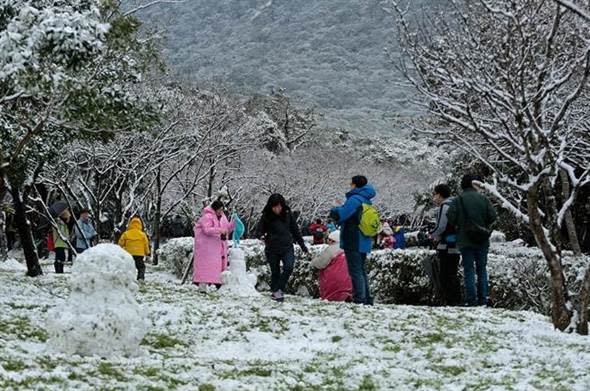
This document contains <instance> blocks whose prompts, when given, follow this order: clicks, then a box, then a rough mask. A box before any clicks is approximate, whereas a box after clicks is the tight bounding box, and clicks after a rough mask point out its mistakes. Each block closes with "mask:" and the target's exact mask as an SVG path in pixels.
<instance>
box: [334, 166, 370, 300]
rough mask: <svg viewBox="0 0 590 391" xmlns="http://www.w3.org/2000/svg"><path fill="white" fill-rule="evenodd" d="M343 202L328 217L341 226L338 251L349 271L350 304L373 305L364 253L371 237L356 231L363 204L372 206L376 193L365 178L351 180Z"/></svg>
mask: <svg viewBox="0 0 590 391" xmlns="http://www.w3.org/2000/svg"><path fill="white" fill-rule="evenodd" d="M350 187H351V189H350V191H349V192H348V193H346V202H345V203H344V204H343V205H341V206H338V207H336V208H333V209H332V210H331V211H330V217H331V218H332V219H333V220H334V221H336V223H337V224H338V225H340V227H341V229H340V248H342V249H343V250H344V254H345V255H346V263H347V265H348V272H349V274H350V278H351V280H352V287H353V301H354V302H355V303H358V304H368V305H372V304H373V298H372V297H371V292H370V289H369V278H368V277H367V272H366V270H365V262H366V260H367V254H369V253H370V252H371V249H372V247H373V238H371V237H369V236H365V235H363V233H362V232H361V230H360V228H359V224H360V221H361V214H362V211H363V207H362V205H363V204H369V205H372V203H373V202H372V199H373V198H375V195H376V192H375V189H374V188H373V186H371V185H369V183H368V180H367V178H366V177H364V176H362V175H357V176H355V177H353V178H352V180H351V184H350Z"/></svg>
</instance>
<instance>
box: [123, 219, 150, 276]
mask: <svg viewBox="0 0 590 391" xmlns="http://www.w3.org/2000/svg"><path fill="white" fill-rule="evenodd" d="M119 246H121V247H123V249H125V251H127V252H128V253H129V254H131V256H132V257H133V259H134V260H135V267H136V268H137V279H138V280H144V279H145V262H144V258H145V257H146V256H149V255H150V241H149V239H148V237H147V235H146V233H145V232H144V231H143V223H142V222H141V219H140V218H139V217H133V218H132V219H131V221H130V222H129V225H128V226H127V230H126V231H125V232H123V235H121V237H120V238H119Z"/></svg>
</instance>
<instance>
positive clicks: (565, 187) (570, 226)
mask: <svg viewBox="0 0 590 391" xmlns="http://www.w3.org/2000/svg"><path fill="white" fill-rule="evenodd" d="M559 177H560V179H561V193H562V196H563V199H564V202H565V200H567V199H568V198H569V197H570V194H571V193H570V182H569V178H568V176H567V173H566V172H565V171H563V170H561V171H560V172H559ZM564 217H565V227H566V229H567V237H568V241H569V244H570V247H571V250H572V251H573V252H574V254H575V255H576V256H579V255H582V247H581V246H580V241H579V240H578V232H577V231H576V224H575V222H574V216H573V215H572V211H571V209H568V210H567V211H566V212H565V216H564Z"/></svg>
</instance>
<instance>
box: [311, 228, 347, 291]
mask: <svg viewBox="0 0 590 391" xmlns="http://www.w3.org/2000/svg"><path fill="white" fill-rule="evenodd" d="M328 244H329V246H328V248H326V249H325V250H324V251H323V252H322V253H320V254H319V255H318V256H316V257H315V258H314V259H312V261H311V266H313V267H314V268H316V269H318V270H319V271H320V284H319V285H320V298H321V299H322V300H328V301H348V302H350V301H352V281H351V279H350V274H348V266H347V264H346V256H345V255H344V250H342V249H341V248H340V231H334V232H332V233H331V234H330V236H329V237H328Z"/></svg>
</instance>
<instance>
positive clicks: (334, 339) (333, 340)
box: [332, 335, 342, 343]
mask: <svg viewBox="0 0 590 391" xmlns="http://www.w3.org/2000/svg"><path fill="white" fill-rule="evenodd" d="M340 341H342V337H341V336H339V335H335V336H333V337H332V342H334V343H336V342H340Z"/></svg>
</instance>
